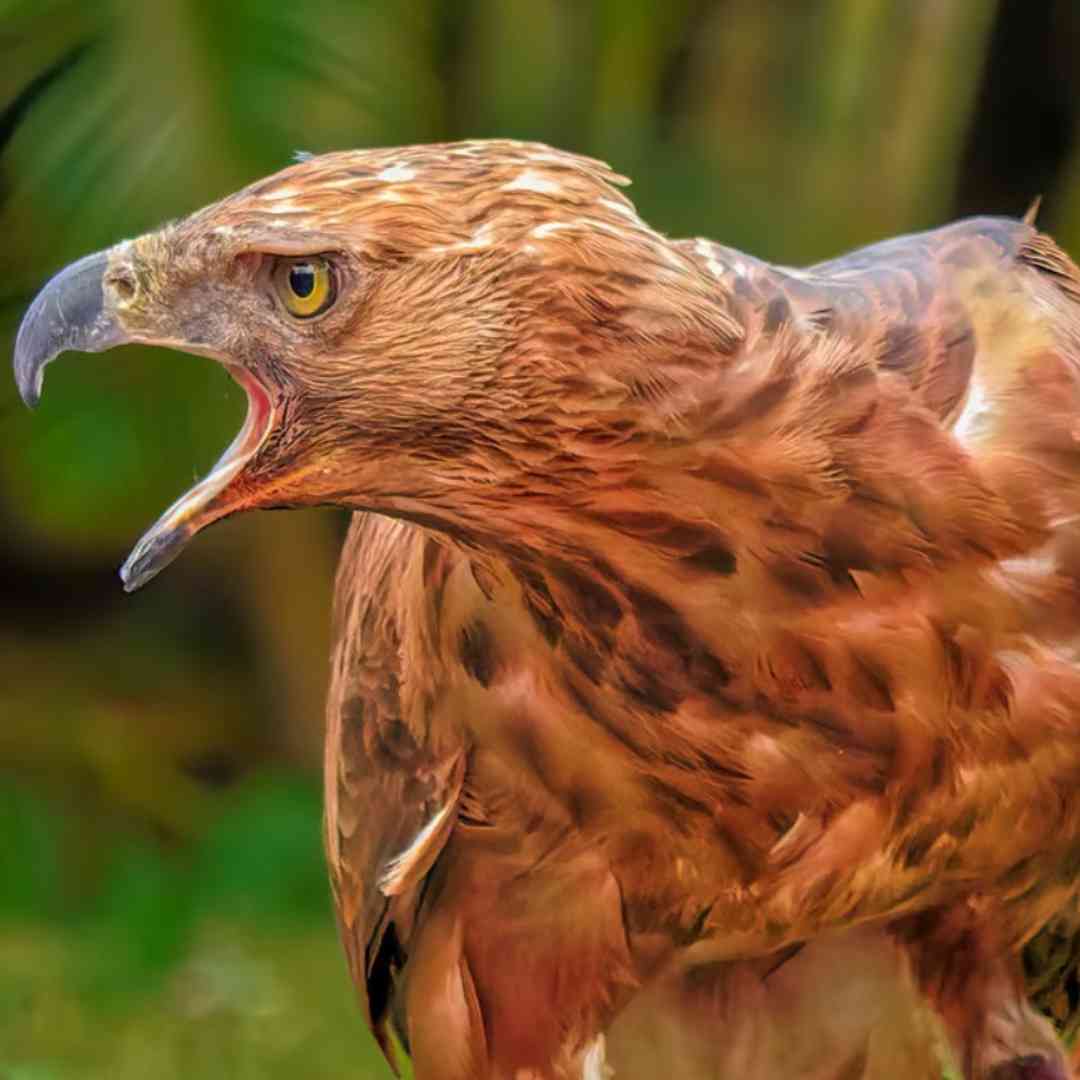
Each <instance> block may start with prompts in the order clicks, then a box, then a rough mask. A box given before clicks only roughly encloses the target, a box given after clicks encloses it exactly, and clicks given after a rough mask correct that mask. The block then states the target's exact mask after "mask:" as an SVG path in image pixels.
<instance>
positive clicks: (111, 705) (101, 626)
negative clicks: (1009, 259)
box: [0, 0, 1080, 1080]
mask: <svg viewBox="0 0 1080 1080" xmlns="http://www.w3.org/2000/svg"><path fill="white" fill-rule="evenodd" d="M0 59H2V61H3V62H2V63H0V270H2V273H0V346H2V347H0V353H4V354H9V352H10V343H11V340H12V337H13V335H14V331H15V328H16V326H17V323H18V320H19V318H20V316H21V314H22V311H23V310H24V308H25V306H26V304H27V302H28V301H29V299H30V298H31V296H32V295H33V293H34V291H35V290H36V289H37V288H38V287H39V286H40V285H41V284H42V283H43V281H44V280H45V279H46V278H47V276H48V275H49V274H51V273H52V272H53V271H55V270H56V269H57V268H59V267H60V266H61V265H63V264H64V263H66V262H67V261H69V260H71V259H73V258H75V257H76V256H79V255H81V254H83V253H85V252H87V251H90V250H94V249H97V248H100V247H104V246H106V245H108V244H111V243H114V242H115V241H117V240H119V239H121V238H123V237H125V236H129V235H132V234H135V233H138V232H140V231H142V230H145V229H148V228H151V227H153V226H155V225H157V224H158V223H160V222H161V221H162V220H164V219H167V218H170V217H175V216H178V215H182V214H185V213H187V212H188V211H191V210H193V209H195V208H197V207H199V206H201V205H203V204H204V203H206V202H209V201H212V200H214V199H216V198H218V197H220V196H222V195H224V194H225V193H227V192H228V191H230V190H232V189H234V188H236V187H238V186H240V185H242V184H244V183H246V182H248V181H250V180H252V179H254V178H256V177H258V176H260V175H262V174H265V173H268V172H272V171H274V170H276V169H278V168H280V167H282V166H283V165H285V164H287V163H288V162H289V160H290V158H291V155H292V154H293V152H294V151H296V150H308V151H314V152H318V151H323V150H331V149H339V148H344V147H363V146H376V145H392V144H397V143H404V142H414V141H426V140H442V139H453V138H459V137H467V136H496V135H497V136H517V137H523V138H530V139H542V140H546V141H549V142H552V143H556V144H558V145H560V146H563V147H566V148H569V149H574V150H580V151H584V152H587V153H590V154H593V155H597V156H600V157H603V158H606V159H607V160H609V161H611V162H612V163H613V164H614V165H615V167H616V168H617V169H618V170H619V171H620V172H623V173H626V174H628V175H630V176H632V177H633V178H634V180H635V186H634V188H633V189H632V191H631V194H632V195H633V197H634V198H635V199H636V201H637V203H638V205H639V208H640V209H641V210H642V212H643V213H644V215H645V216H646V217H647V218H648V219H649V220H650V221H651V222H653V223H654V224H655V225H656V226H658V227H659V228H661V229H663V230H665V231H667V232H670V233H674V234H679V235H694V234H703V235H708V236H711V237H714V238H716V239H720V240H722V241H723V242H725V243H728V244H733V245H736V246H741V247H744V248H746V249H748V250H751V251H753V252H754V253H755V254H758V255H763V256H766V257H769V258H774V259H778V260H782V261H784V262H789V263H797V262H810V261H813V260H816V259H821V258H825V257H828V256H832V255H834V254H837V253H838V252H840V251H842V250H844V249H846V248H849V247H852V246H855V245H858V244H861V243H866V242H869V241H872V240H875V239H879V238H881V237H883V236H885V235H888V234H892V233H896V232H901V231H905V230H912V229H918V228H924V227H929V226H933V225H936V224H940V223H942V222H944V221H946V220H948V219H950V218H953V217H956V216H960V215H963V214H967V213H974V212H993V213H1006V214H1013V215H1018V214H1020V213H1022V212H1023V211H1024V210H1025V208H1026V207H1027V205H1028V204H1029V203H1030V202H1031V200H1032V199H1033V198H1034V197H1035V196H1036V195H1039V194H1042V195H1043V196H1044V197H1045V199H1044V204H1043V210H1042V214H1041V218H1040V220H1041V222H1042V223H1043V224H1044V225H1045V226H1047V227H1049V228H1051V229H1052V230H1053V231H1054V232H1055V233H1056V234H1057V235H1058V236H1059V238H1060V239H1061V240H1062V241H1063V242H1064V244H1065V246H1066V247H1067V248H1070V249H1071V250H1072V252H1073V253H1074V255H1076V254H1078V253H1080V3H1077V0H663V2H660V0H655V2H654V0H442V2H440V0H318V2H308V0H291V2H280V0H227V2H223V0H0ZM48 383H49V385H48V392H47V394H46V395H45V398H44V402H43V404H42V406H41V407H40V408H39V409H38V411H37V412H36V414H34V415H30V414H29V413H27V412H26V411H25V410H24V409H23V408H22V407H21V405H20V404H19V403H18V400H17V398H16V394H15V389H14V385H13V383H12V382H11V381H10V379H7V378H5V377H0V1078H2V1080H55V1078H66V1077H102V1078H104V1077H108V1078H110V1080H112V1078H116V1080H126V1078H140V1080H142V1078H144V1077H151V1076H152V1077H160V1078H165V1080H167V1078H170V1077H184V1078H189V1077H191V1078H200V1077H207V1078H209V1077H221V1076H228V1077H238V1078H248V1077H250V1078H262V1077H277V1076H281V1077H286V1076H289V1077H295V1076H303V1077H309V1078H319V1077H331V1076H333V1077H340V1076H355V1077H363V1076H368V1075H370V1076H382V1075H387V1074H386V1073H385V1069H384V1067H383V1066H382V1065H381V1063H380V1062H379V1060H378V1058H377V1057H376V1055H375V1053H374V1050H373V1045H372V1043H371V1041H370V1039H369V1037H368V1036H367V1034H366V1032H365V1030H364V1028H363V1024H362V1022H361V1020H360V1017H359V1015H358V1012H357V1010H356V1008H355V1004H354V1000H353V997H352V993H351V989H350V987H349V985H348V982H347V979H346V976H345V973H344V965H343V963H342V961H341V960H340V958H339V955H338V949H337V943H336V938H335V932H334V928H333V922H332V918H331V914H330V907H329V901H328V893H327V888H326V885H325V879H324V874H323V868H322V856H321V843H320V833H319V815H320V806H319V803H320V800H319V781H318V765H319V758H320V752H321V749H320V742H321V733H322V695H323V686H324V681H325V676H326V670H327V663H326V658H327V652H328V647H329V643H328V609H329V602H330V592H331V583H332V575H333V567H334V561H335V558H336V549H337V545H338V543H339V541H340V537H341V534H342V529H343V524H344V523H343V521H342V519H341V517H340V516H339V515H335V514H334V513H331V512H303V513H292V514H262V515H252V516H249V517H247V518H243V519H237V520H234V521H230V522H226V523H224V524H222V525H219V526H217V527H215V528H214V529H212V530H210V532H208V533H207V534H204V535H203V536H202V537H200V538H199V540H198V541H197V542H196V543H195V544H194V545H193V546H192V547H191V548H190V549H189V550H188V552H187V553H185V555H184V556H183V557H182V559H181V560H180V561H179V562H178V563H177V564H175V565H174V566H173V567H171V568H170V569H169V571H168V572H167V573H166V574H165V575H164V576H163V577H162V578H161V579H159V580H157V581H155V582H154V583H153V585H152V586H151V587H150V588H148V589H147V590H146V591H144V592H142V593H139V594H136V595H135V596H133V597H128V596H125V595H124V594H123V593H122V592H121V590H120V587H119V582H118V580H117V578H116V575H115V569H116V567H117V566H118V565H119V563H120V562H121V561H122V559H123V557H124V555H125V554H126V551H127V548H128V547H129V546H130V545H131V544H132V543H133V541H134V540H135V538H136V537H137V536H138V534H139V533H140V532H141V531H142V530H143V529H144V528H145V527H146V526H147V525H148V524H149V523H150V522H151V521H152V520H153V519H154V518H155V517H156V516H157V514H158V513H159V512H160V511H161V510H162V509H163V508H164V506H165V505H166V504H167V503H169V502H170V501H171V500H172V499H173V498H174V497H175V496H176V495H177V494H178V493H179V492H180V491H181V490H182V489H184V488H186V487H188V486H189V485H190V484H191V483H192V481H193V480H194V479H195V477H196V476H197V475H199V474H201V473H202V472H205V471H206V469H207V468H208V467H209V466H210V465H211V464H212V462H213V460H214V459H215V458H216V456H217V454H218V453H219V452H220V450H221V449H222V448H223V447H224V446H225V444H226V443H227V442H228V441H229V439H230V438H231V436H232V434H233V433H234V431H235V430H236V429H237V428H238V427H239V424H240V422H241V419H242V416H243V395H242V394H241V392H240V391H238V390H237V389H236V388H235V387H233V385H232V384H231V382H230V380H229V379H228V377H227V376H226V375H225V374H224V372H222V371H221V370H220V369H218V368H217V367H216V366H215V365H214V364H212V363H211V362H209V361H206V360H201V359H196V358H187V357H182V356H178V355H175V354H169V353H164V352H152V351H146V350H138V349H125V350H120V351H117V352H114V353H109V354H106V355H104V356H97V357H68V358H67V359H66V360H64V361H61V362H59V363H58V364H57V365H56V366H55V367H53V368H51V369H50V372H49V380H48Z"/></svg>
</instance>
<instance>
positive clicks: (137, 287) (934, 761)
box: [16, 142, 1080, 1080]
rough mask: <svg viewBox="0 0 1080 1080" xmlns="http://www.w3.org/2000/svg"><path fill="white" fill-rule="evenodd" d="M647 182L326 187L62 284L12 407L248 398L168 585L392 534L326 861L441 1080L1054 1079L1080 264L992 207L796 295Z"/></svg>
mask: <svg viewBox="0 0 1080 1080" xmlns="http://www.w3.org/2000/svg"><path fill="white" fill-rule="evenodd" d="M618 181H619V178H617V177H615V176H613V175H612V174H611V173H610V172H609V171H608V170H607V169H606V167H604V166H602V165H600V164H599V163H597V162H594V161H590V160H587V159H583V158H580V157H576V156H573V155H569V154H564V153H560V152H557V151H553V150H550V149H548V148H546V147H541V146H537V145H531V144H517V143H510V142H491V143H483V142H478V143H467V144H456V145H448V146H431V147H416V148H408V149H401V150H381V151H371V152H363V153H344V154H332V155H327V156H325V157H321V158H315V159H312V160H308V161H304V162H301V163H299V164H297V165H295V166H293V167H292V168H290V169H287V170H285V171H284V172H282V173H280V174H278V175H277V176H274V177H271V178H269V179H267V180H264V181H261V182H259V183H257V184H254V185H252V186H251V187H249V188H247V189H245V190H244V191H242V192H240V193H238V194H236V195H233V196H231V197H229V198H227V199H225V200H223V201H222V202H220V203H218V204H216V205H214V206H212V207H209V208H208V209H206V210H203V211H201V212H200V213H198V214H195V215H193V216H192V217H191V218H188V219H187V220H185V221H182V222H180V223H178V224H176V225H172V226H167V227H166V228H164V229H162V230H161V231H160V232H157V233H153V234H150V235H148V236H145V237H142V238H139V239H138V240H135V241H132V242H128V243H124V244H121V245H118V246H117V247H116V248H113V249H111V250H110V251H109V252H108V253H105V254H104V255H101V256H94V257H91V258H90V259H88V260H84V262H83V263H80V264H76V267H74V268H72V269H71V270H69V271H67V272H65V274H64V275H61V276H60V277H59V278H57V279H56V280H55V281H54V282H53V283H52V284H51V285H50V286H49V287H48V288H47V289H46V290H45V292H44V293H43V294H42V297H41V298H39V300H38V301H37V302H36V303H35V306H34V308H33V309H32V310H31V312H30V313H29V314H28V316H27V319H26V321H25V323H24V327H23V330H22V331H21V333H20V337H19V342H18V345H17V349H16V371H17V375H18V377H19V380H20V385H21V387H22V389H23V393H24V396H26V397H27V399H28V400H32V399H34V398H36V395H37V392H38V390H39V388H40V377H41V369H42V368H43V366H44V364H45V363H46V362H47V361H48V360H49V359H51V357H52V356H53V355H55V353H56V352H57V351H59V350H60V349H61V348H64V347H80V348H107V347H109V346H110V345H112V344H115V343H117V342H118V341H121V340H139V341H151V342H157V343H161V344H168V345H173V346H179V347H183V348H186V349H188V350H191V351H197V352H205V353H208V354H210V355H213V356H216V357H218V358H219V359H223V360H224V361H225V362H226V363H227V364H228V365H229V366H230V369H231V370H233V372H234V374H236V376H237V377H238V379H239V381H241V383H242V384H243V385H245V387H246V388H247V389H248V392H249V396H250V397H251V402H252V407H251V410H250V414H249V420H248V423H247V424H246V425H245V431H244V433H243V434H242V436H241V437H240V439H239V440H238V442H237V443H236V444H234V447H233V448H232V449H231V451H230V453H229V454H227V455H226V457H225V458H224V459H223V461H222V463H221V464H220V465H219V468H218V469H217V470H216V471H215V473H214V474H212V475H211V477H209V478H207V480H205V481H203V482H202V484H201V485H199V486H198V487H197V488H196V489H194V490H193V492H191V493H189V494H188V495H187V496H185V497H184V498H183V499H181V500H180V502H179V503H177V504H176V505H175V506H174V507H173V508H172V509H171V510H170V511H169V512H168V513H167V514H166V515H165V517H164V518H163V519H162V520H161V521H160V522H159V523H158V525H156V526H155V527H154V528H153V529H152V530H151V532H150V533H149V534H148V535H147V536H146V537H145V538H144V539H143V541H141V542H140V545H139V546H138V548H137V549H136V551H135V552H134V553H133V556H132V559H131V560H130V561H129V564H128V566H127V567H126V569H125V573H126V580H127V581H128V584H129V587H134V586H136V585H138V584H141V583H142V582H143V581H144V580H146V579H147V578H148V577H149V576H151V575H152V574H153V573H155V572H156V571H157V570H158V569H160V567H161V566H162V565H163V564H164V563H165V562H166V561H167V560H168V559H169V558H171V557H172V556H173V554H175V552H176V551H177V550H179V547H180V546H181V545H182V544H183V542H185V541H186V540H187V539H188V538H190V536H192V535H193V534H194V533H195V532H196V531H198V529H199V528H201V527H203V526H204V525H206V524H208V523H209V522H211V521H213V520H215V519H217V518H219V517H222V516H224V515H225V514H228V513H233V512H236V511H238V510H242V509H248V508H254V507H265V506H283V505H286V506H287V505H300V504H310V503H334V504H337V505H340V506H345V507H349V508H351V509H354V510H356V511H358V513H357V514H356V516H355V519H354V522H353V526H352V530H351V533H350V536H349V539H348V541H347V543H346V547H345V551H344V554H343V557H342V562H341V567H340V571H339V577H338V594H337V605H336V616H335V619H336V635H337V645H336V648H335V652H334V657H333V663H332V679H331V688H330V697H329V708H328V733H327V747H326V781H327V788H326V800H327V801H326V844H327V852H328V856H329V863H330V872H331V881H332V883H333V889H334V896H335V900H336V904H337V910H338V917H339V922H340V928H341V935H342V940H343V941H344V943H345V948H346V952H347V955H348V959H349V964H350V968H351V970H352V973H353V976H354V979H355V980H356V983H357V986H358V987H359V989H360V992H361V995H362V996H363V999H364V1002H365V1007H366V1009H367V1011H368V1015H369V1016H370V1019H371V1022H372V1025H373V1028H374V1030H375V1032H376V1034H377V1036H378V1037H379V1038H380V1041H382V1042H383V1045H384V1046H385V1047H386V1048H387V1049H388V1050H389V1049H390V1043H389V1038H388V1034H387V1032H388V1028H390V1027H392V1028H393V1029H394V1030H395V1031H396V1032H397V1033H398V1035H399V1037H400V1038H401V1040H402V1042H404V1043H405V1044H406V1045H407V1047H408V1049H409V1052H410V1053H411V1055H412V1057H413V1060H414V1067H415V1071H416V1075H417V1076H418V1077H419V1078H421V1080H460V1078H465V1077H472V1076H477V1077H491V1078H495V1077H499V1078H502V1077H507V1078H509V1077H544V1078H547V1077H579V1076H580V1077H589V1078H592V1077H600V1076H603V1075H606V1072H605V1070H606V1069H609V1068H614V1072H615V1076H616V1077H618V1078H619V1080H623V1078H625V1077H632V1076H654V1075H657V1074H663V1073H669V1074H674V1075H685V1076H697V1075H701V1076H729V1075H730V1076H740V1077H753V1078H771V1077H790V1076H800V1077H804V1076H805V1077H821V1078H822V1080H824V1078H826V1077H828V1078H834V1077H844V1078H852V1080H855V1078H859V1077H871V1076H873V1077H894V1076H905V1077H906V1076H915V1077H919V1076H923V1077H935V1076H938V1075H940V1071H941V1068H942V1067H943V1065H944V1064H947V1063H952V1065H953V1066H954V1067H956V1068H958V1069H959V1070H960V1071H962V1073H963V1075H965V1076H967V1077H972V1078H976V1077H977V1078H989V1077H994V1078H996V1080H1009V1078H1015V1080H1022V1078H1027V1080H1051V1078H1064V1077H1066V1076H1067V1075H1069V1073H1068V1067H1067V1065H1066V1063H1065V1059H1064V1057H1063V1054H1062V1051H1061V1049H1060V1047H1059V1044H1058V1041H1057V1038H1056V1037H1055V1035H1054V1033H1053V1031H1052V1028H1051V1026H1050V1024H1049V1023H1048V1022H1047V1021H1046V1020H1044V1019H1043V1018H1042V1017H1041V1016H1040V1015H1039V1013H1038V1012H1037V1011H1036V1010H1035V1009H1033V1008H1032V1007H1031V1005H1030V1004H1028V1002H1027V1001H1026V999H1025V990H1024V971H1023V968H1022V966H1021V950H1022V949H1023V948H1024V946H1025V945H1026V944H1027V943H1028V942H1029V941H1031V939H1032V938H1033V937H1035V935H1036V934H1038V932H1039V931H1040V929H1041V928H1043V927H1044V926H1046V927H1047V928H1048V929H1047V931H1046V933H1045V934H1044V936H1043V937H1042V938H1041V939H1039V940H1038V942H1037V945H1036V947H1035V950H1034V951H1033V952H1031V953H1029V967H1030V968H1031V970H1030V971H1029V973H1028V974H1029V976H1030V978H1031V983H1032V992H1033V993H1035V994H1036V995H1037V1001H1038V1003H1039V1004H1042V1005H1044V1006H1047V1007H1048V1008H1049V1009H1050V1011H1052V1012H1055V1014H1056V1015H1058V1018H1059V1019H1060V1020H1065V1019H1066V1014H1068V1013H1069V1012H1070V1010H1071V1007H1072V1003H1073V1000H1072V998H1070V996H1069V995H1070V994H1072V995H1073V996H1075V982H1076V976H1075V970H1076V964H1075V961H1074V959H1073V955H1074V954H1073V952H1072V951H1070V950H1071V941H1072V926H1073V918H1074V903H1075V899H1074V898H1075V893H1076V885H1077V876H1078V874H1080V668H1078V666H1077V658H1076V657H1077V653H1076V647H1077V638H1078V632H1080V608H1078V604H1077V595H1078V594H1077V575H1078V574H1080V533H1078V530H1077V527H1076V525H1075V522H1076V520H1077V513H1078V511H1080V443H1078V438H1080V273H1078V272H1077V269H1076V267H1075V266H1074V265H1073V264H1072V262H1071V261H1070V260H1069V258H1068V257H1067V256H1066V255H1065V254H1063V253H1062V252H1061V251H1060V250H1059V249H1058V248H1057V247H1056V246H1055V245H1054V243H1053V242H1052V241H1051V240H1050V239H1049V238H1048V237H1046V236H1044V235H1041V234H1040V233H1038V232H1037V231H1036V229H1035V228H1034V227H1033V226H1032V225H1031V224H1029V223H1027V222H1020V221H1012V220H1004V219H989V218H987V219H978V220H973V221H966V222H961V223H958V224H956V225H952V226H949V227H947V228H943V229H940V230H937V231H935V232H932V233H927V234H923V235H921V236H913V237H906V238H902V239H898V240H893V241H890V242H888V243H884V244H879V245H876V246H874V247H872V248H868V249H865V250H863V251H861V252H857V253H855V254H852V255H849V256H847V257H845V258H843V259H839V260H836V261H834V262H830V263H825V264H822V265H820V266H817V267H814V268H812V269H810V270H805V271H800V270H790V269H785V268H781V267H775V266H770V265H768V264H765V263H762V262H760V261H758V260H756V259H753V258H750V257H748V256H746V255H742V254H740V253H738V252H735V251H732V250H730V249H728V248H724V247H721V246H720V245H717V244H713V243H711V242H708V241H704V240H695V241H671V240H668V239H666V238H665V237H663V236H661V235H660V234H658V233H657V232H655V231H654V230H652V229H651V228H650V227H649V226H647V225H646V224H645V223H644V222H642V221H641V219H640V218H639V217H638V216H637V214H636V212H635V211H634V208H633V206H632V204H631V203H630V202H629V200H627V199H626V197H625V196H624V195H623V194H622V193H621V191H619V190H618V188H617V187H616V186H614V185H616V184H617V183H618ZM295 259H301V260H308V261H309V262H310V261H311V260H314V261H315V262H319V260H323V262H321V263H320V265H325V266H326V267H328V268H329V272H330V275H331V277H332V279H333V284H334V290H333V293H332V295H330V299H329V303H328V306H327V307H326V308H325V310H324V311H322V312H320V313H319V314H317V315H316V316H315V317H313V318H294V317H293V316H291V315H290V314H289V312H288V310H287V309H286V307H285V306H283V302H282V292H281V289H282V286H281V280H282V279H281V275H280V272H279V271H280V268H281V267H282V266H283V265H284V266H285V267H286V269H288V267H289V266H290V265H292V263H291V262H290V261H289V260H295ZM94 260H96V261H94ZM283 260H284V262H283ZM304 265H305V266H307V265H308V264H307V263H305V264H304ZM307 272H309V271H308V270H305V273H307ZM88 281H89V282H90V283H91V284H89V285H88V284H87V282H88ZM95 289H96V290H97V291H96V292H95V291H94V290H95ZM64 299H66V300H67V302H66V303H61V300H64ZM1063 1003H1064V1004H1063ZM605 1054H606V1062H607V1063H606V1064H605Z"/></svg>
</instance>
